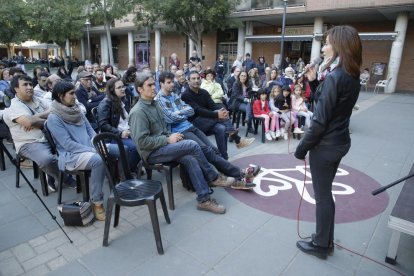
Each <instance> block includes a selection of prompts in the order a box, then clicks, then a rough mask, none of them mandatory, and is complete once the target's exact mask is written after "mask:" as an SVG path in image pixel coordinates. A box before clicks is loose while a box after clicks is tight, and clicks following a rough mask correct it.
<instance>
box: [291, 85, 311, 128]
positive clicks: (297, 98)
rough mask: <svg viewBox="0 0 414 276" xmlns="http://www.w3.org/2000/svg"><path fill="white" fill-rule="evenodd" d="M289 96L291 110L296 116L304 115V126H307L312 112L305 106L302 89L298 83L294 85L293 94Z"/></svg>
mask: <svg viewBox="0 0 414 276" xmlns="http://www.w3.org/2000/svg"><path fill="white" fill-rule="evenodd" d="M291 98H292V111H293V112H295V113H296V116H304V117H305V127H306V128H309V126H310V121H311V119H312V116H313V113H312V112H310V111H309V110H308V108H307V106H306V103H305V97H304V96H303V90H302V87H301V86H300V85H299V84H296V85H295V91H294V94H292V96H291Z"/></svg>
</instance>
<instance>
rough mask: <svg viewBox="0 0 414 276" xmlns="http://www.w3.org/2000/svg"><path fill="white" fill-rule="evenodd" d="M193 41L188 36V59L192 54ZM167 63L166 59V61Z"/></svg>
mask: <svg viewBox="0 0 414 276" xmlns="http://www.w3.org/2000/svg"><path fill="white" fill-rule="evenodd" d="M193 50H194V42H193V41H192V40H191V39H190V38H188V59H190V57H192V56H193ZM167 63H168V61H167Z"/></svg>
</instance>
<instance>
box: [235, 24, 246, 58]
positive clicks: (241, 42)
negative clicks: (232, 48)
mask: <svg viewBox="0 0 414 276" xmlns="http://www.w3.org/2000/svg"><path fill="white" fill-rule="evenodd" d="M245 33H246V27H245V26H244V23H243V25H242V26H240V27H239V30H238V35H237V54H238V55H242V56H244V37H245Z"/></svg>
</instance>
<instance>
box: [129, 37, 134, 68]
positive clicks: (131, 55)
mask: <svg viewBox="0 0 414 276" xmlns="http://www.w3.org/2000/svg"><path fill="white" fill-rule="evenodd" d="M130 65H132V66H135V58H134V34H133V33H132V32H128V66H130Z"/></svg>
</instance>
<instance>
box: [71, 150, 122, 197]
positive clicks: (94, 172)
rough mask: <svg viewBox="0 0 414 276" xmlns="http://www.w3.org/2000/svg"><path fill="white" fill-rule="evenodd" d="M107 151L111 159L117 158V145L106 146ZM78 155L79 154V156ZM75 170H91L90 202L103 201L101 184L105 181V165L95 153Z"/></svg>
mask: <svg viewBox="0 0 414 276" xmlns="http://www.w3.org/2000/svg"><path fill="white" fill-rule="evenodd" d="M107 146H108V151H109V154H110V155H111V156H112V157H115V158H116V157H119V150H118V145H113V144H108V145H107ZM79 155H80V154H79ZM76 170H91V182H90V190H91V191H90V193H91V201H92V202H95V203H98V202H102V201H103V196H104V195H103V192H102V188H103V183H104V180H105V164H104V162H103V161H102V158H101V156H100V155H99V154H98V153H95V154H94V155H93V156H92V157H91V158H90V159H89V161H88V163H87V164H86V165H84V166H78V167H76Z"/></svg>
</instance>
